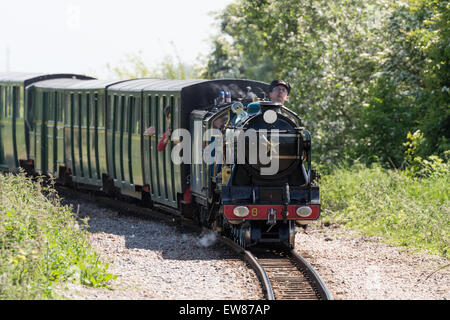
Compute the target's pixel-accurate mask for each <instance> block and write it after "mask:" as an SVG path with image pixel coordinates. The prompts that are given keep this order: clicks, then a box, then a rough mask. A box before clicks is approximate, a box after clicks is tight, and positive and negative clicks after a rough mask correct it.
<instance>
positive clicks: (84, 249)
mask: <svg viewBox="0 0 450 320" xmlns="http://www.w3.org/2000/svg"><path fill="white" fill-rule="evenodd" d="M84 226H85V224H83V225H82V226H81V227H79V225H78V222H77V220H76V218H75V216H74V214H73V212H72V211H71V208H70V207H68V206H63V205H61V202H60V199H59V197H58V195H57V194H56V192H55V190H54V189H53V188H52V187H51V186H48V187H47V186H43V185H42V184H41V181H37V182H34V181H32V180H31V179H30V178H27V177H26V176H25V175H24V174H23V173H19V174H17V175H12V174H6V175H0V299H55V298H58V297H57V296H56V295H55V293H54V290H53V289H52V286H53V284H55V283H57V282H65V281H71V282H74V283H80V284H83V285H88V286H94V287H107V283H108V281H109V280H111V279H113V278H115V276H113V275H112V274H109V273H108V272H107V268H108V265H106V264H104V263H102V262H101V261H100V260H99V256H98V255H97V254H96V253H95V252H94V250H93V249H92V248H91V246H90V244H89V243H88V241H87V238H86V235H87V234H86V231H85V230H84V229H85V228H84Z"/></svg>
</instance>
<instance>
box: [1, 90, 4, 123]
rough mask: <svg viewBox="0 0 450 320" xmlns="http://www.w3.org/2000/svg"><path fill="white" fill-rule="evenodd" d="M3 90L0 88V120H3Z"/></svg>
mask: <svg viewBox="0 0 450 320" xmlns="http://www.w3.org/2000/svg"><path fill="white" fill-rule="evenodd" d="M4 92H5V88H4V87H0V119H2V118H3V107H4V105H5V102H4V98H5V93H4Z"/></svg>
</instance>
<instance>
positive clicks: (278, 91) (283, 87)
mask: <svg viewBox="0 0 450 320" xmlns="http://www.w3.org/2000/svg"><path fill="white" fill-rule="evenodd" d="M290 91H291V85H290V84H289V82H287V81H284V80H273V81H272V83H271V84H270V87H269V97H270V101H272V102H279V103H281V104H284V102H286V101H288V100H289V92H290Z"/></svg>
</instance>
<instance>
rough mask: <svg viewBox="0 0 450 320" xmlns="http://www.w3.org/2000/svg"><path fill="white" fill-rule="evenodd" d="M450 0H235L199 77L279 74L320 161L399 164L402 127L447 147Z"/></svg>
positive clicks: (432, 147) (432, 145)
mask: <svg viewBox="0 0 450 320" xmlns="http://www.w3.org/2000/svg"><path fill="white" fill-rule="evenodd" d="M448 15H449V5H448V2H447V1H438V0H410V1H406V2H405V1H397V2H392V1H387V0H375V1H368V0H331V1H323V0H284V1H274V0H260V1H250V0H239V1H236V2H234V3H232V4H230V5H228V6H227V7H226V8H225V10H224V11H223V12H222V13H220V15H218V19H219V20H220V25H221V34H220V35H219V36H217V37H216V38H215V39H214V42H213V47H214V49H213V51H212V53H211V56H210V60H209V62H208V65H207V72H206V73H205V74H204V76H207V77H210V78H216V77H240V78H252V79H259V80H263V81H271V80H272V79H274V78H284V79H286V80H288V81H290V82H291V83H292V84H293V88H294V89H293V91H292V92H291V97H290V102H289V106H290V107H291V108H293V109H295V110H296V111H297V112H298V113H299V115H300V116H301V117H302V118H303V120H304V123H305V124H306V125H307V127H308V129H310V130H311V131H312V132H313V135H314V138H313V139H314V146H315V147H316V150H314V153H315V154H316V155H317V157H318V159H316V160H319V161H320V162H322V163H333V162H336V161H337V160H338V159H339V160H342V159H349V160H352V159H357V158H360V159H364V160H365V161H367V162H372V161H381V162H383V163H386V164H389V165H391V166H396V167H397V166H400V165H401V164H402V162H403V160H404V147H403V146H402V142H403V141H405V140H406V136H407V133H408V132H414V131H416V130H417V129H421V131H422V132H423V133H424V135H425V141H426V143H424V144H423V149H422V150H421V152H422V153H423V155H424V156H425V155H429V154H432V153H439V154H442V153H443V152H444V151H445V150H447V149H448V137H449V134H448V128H449V127H450V126H449V115H448V112H449V111H448V110H449V108H448V105H449V104H448V87H449V86H448V79H449V78H450V77H449V72H448V61H449V60H448V51H449V46H448V43H449V31H448V21H449V17H448Z"/></svg>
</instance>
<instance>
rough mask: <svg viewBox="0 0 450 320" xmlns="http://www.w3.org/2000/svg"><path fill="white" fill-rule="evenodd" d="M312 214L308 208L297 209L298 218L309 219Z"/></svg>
mask: <svg viewBox="0 0 450 320" xmlns="http://www.w3.org/2000/svg"><path fill="white" fill-rule="evenodd" d="M311 213H312V209H311V208H310V207H299V208H298V209H297V215H298V216H299V217H303V218H305V217H309V216H310V215H311Z"/></svg>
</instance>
